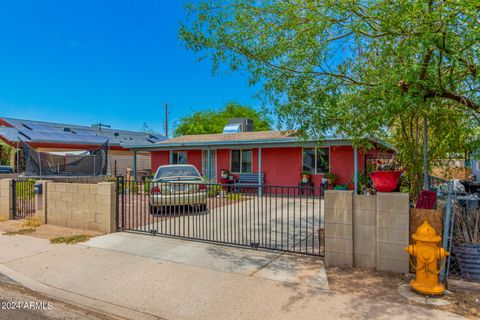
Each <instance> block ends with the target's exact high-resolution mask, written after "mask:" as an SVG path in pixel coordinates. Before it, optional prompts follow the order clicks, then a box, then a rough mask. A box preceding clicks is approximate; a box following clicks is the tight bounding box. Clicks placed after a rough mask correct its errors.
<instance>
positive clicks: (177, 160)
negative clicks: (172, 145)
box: [170, 151, 187, 164]
mask: <svg viewBox="0 0 480 320" xmlns="http://www.w3.org/2000/svg"><path fill="white" fill-rule="evenodd" d="M170 161H171V163H170V164H187V152H186V151H174V152H172V159H171V160H170Z"/></svg>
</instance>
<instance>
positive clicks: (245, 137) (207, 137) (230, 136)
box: [156, 131, 296, 145]
mask: <svg viewBox="0 0 480 320" xmlns="http://www.w3.org/2000/svg"><path fill="white" fill-rule="evenodd" d="M295 136H296V132H295V131H255V132H237V133H215V134H195V135H186V136H180V137H176V138H172V139H168V140H164V141H161V142H157V143H156V144H157V145H161V144H170V143H182V142H219V141H239V140H240V141H250V140H276V139H282V140H283V139H287V138H292V140H294V139H296V137H295Z"/></svg>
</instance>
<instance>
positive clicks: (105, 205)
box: [95, 182, 118, 233]
mask: <svg viewBox="0 0 480 320" xmlns="http://www.w3.org/2000/svg"><path fill="white" fill-rule="evenodd" d="M115 190H116V189H115V183H114V182H100V183H98V184H97V196H96V207H97V208H96V210H95V219H96V222H97V223H96V225H97V230H99V231H101V232H105V233H111V232H115V231H117V225H118V224H117V205H118V204H117V198H116V196H117V194H116V191H115Z"/></svg>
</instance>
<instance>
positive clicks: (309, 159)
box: [302, 147, 330, 174]
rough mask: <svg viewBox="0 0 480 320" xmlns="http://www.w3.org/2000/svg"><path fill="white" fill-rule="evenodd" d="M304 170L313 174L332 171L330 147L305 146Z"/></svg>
mask: <svg viewBox="0 0 480 320" xmlns="http://www.w3.org/2000/svg"><path fill="white" fill-rule="evenodd" d="M302 158H303V163H302V168H303V171H306V172H310V173H311V174H321V173H327V172H330V148H328V147H319V148H317V147H314V148H303V157H302Z"/></svg>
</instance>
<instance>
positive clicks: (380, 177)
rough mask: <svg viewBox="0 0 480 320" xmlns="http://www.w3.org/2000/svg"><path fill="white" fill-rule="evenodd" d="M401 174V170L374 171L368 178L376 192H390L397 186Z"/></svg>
mask: <svg viewBox="0 0 480 320" xmlns="http://www.w3.org/2000/svg"><path fill="white" fill-rule="evenodd" d="M401 174H402V172H401V171H375V172H371V173H370V178H372V181H373V186H374V187H375V189H377V191H378V192H392V191H393V190H395V189H396V188H397V185H398V179H399V178H400V175H401Z"/></svg>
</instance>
